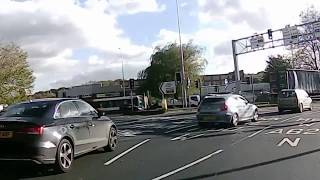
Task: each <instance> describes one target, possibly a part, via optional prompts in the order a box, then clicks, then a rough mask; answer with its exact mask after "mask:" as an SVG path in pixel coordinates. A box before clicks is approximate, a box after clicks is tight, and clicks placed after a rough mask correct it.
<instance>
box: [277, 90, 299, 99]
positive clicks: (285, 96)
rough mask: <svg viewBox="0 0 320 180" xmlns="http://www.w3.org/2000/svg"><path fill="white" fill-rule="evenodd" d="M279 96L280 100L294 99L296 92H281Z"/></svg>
mask: <svg viewBox="0 0 320 180" xmlns="http://www.w3.org/2000/svg"><path fill="white" fill-rule="evenodd" d="M279 96H280V97H282V98H287V97H295V96H296V92H295V91H281V93H280V95H279Z"/></svg>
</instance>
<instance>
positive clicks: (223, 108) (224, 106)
mask: <svg viewBox="0 0 320 180" xmlns="http://www.w3.org/2000/svg"><path fill="white" fill-rule="evenodd" d="M220 110H221V111H226V110H228V106H227V105H226V104H223V105H222V106H221V108H220Z"/></svg>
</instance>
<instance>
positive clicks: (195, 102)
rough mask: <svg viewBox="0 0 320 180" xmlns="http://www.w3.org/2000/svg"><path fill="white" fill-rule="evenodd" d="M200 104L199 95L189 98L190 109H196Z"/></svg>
mask: <svg viewBox="0 0 320 180" xmlns="http://www.w3.org/2000/svg"><path fill="white" fill-rule="evenodd" d="M199 103H200V95H191V96H189V104H190V106H191V107H197V106H198V105H199Z"/></svg>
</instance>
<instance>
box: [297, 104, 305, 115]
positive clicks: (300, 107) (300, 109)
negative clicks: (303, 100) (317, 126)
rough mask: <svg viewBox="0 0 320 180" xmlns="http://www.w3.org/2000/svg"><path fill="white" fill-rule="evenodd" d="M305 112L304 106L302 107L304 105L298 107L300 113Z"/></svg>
mask: <svg viewBox="0 0 320 180" xmlns="http://www.w3.org/2000/svg"><path fill="white" fill-rule="evenodd" d="M303 110H304V109H303V105H302V104H300V105H299V107H298V111H299V113H302V112H303Z"/></svg>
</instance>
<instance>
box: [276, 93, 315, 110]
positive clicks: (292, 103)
mask: <svg viewBox="0 0 320 180" xmlns="http://www.w3.org/2000/svg"><path fill="white" fill-rule="evenodd" d="M305 109H308V110H310V111H311V110H312V99H311V98H310V96H309V95H308V93H307V92H306V91H305V90H303V89H283V90H282V91H281V92H280V93H279V98H278V110H279V112H280V113H282V112H283V111H284V110H295V111H298V112H300V113H301V112H303V111H304V110H305Z"/></svg>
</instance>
